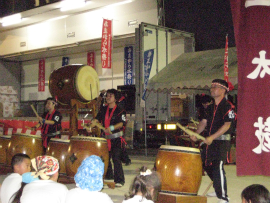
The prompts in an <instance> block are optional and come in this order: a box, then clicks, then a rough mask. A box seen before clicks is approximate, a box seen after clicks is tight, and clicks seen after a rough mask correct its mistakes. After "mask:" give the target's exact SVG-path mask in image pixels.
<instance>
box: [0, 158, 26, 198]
mask: <svg viewBox="0 0 270 203" xmlns="http://www.w3.org/2000/svg"><path fill="white" fill-rule="evenodd" d="M11 167H12V171H13V173H12V174H10V175H9V176H8V177H6V178H5V180H4V181H3V183H2V187H1V202H2V203H8V202H9V201H10V199H11V200H12V199H13V198H11V197H12V196H13V194H14V193H15V192H17V191H18V190H19V189H20V187H21V184H22V175H23V174H24V173H26V172H30V170H31V159H30V157H29V156H28V155H27V154H23V153H18V154H15V155H14V156H13V157H12V160H11Z"/></svg>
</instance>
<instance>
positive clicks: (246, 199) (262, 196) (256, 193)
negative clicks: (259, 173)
mask: <svg viewBox="0 0 270 203" xmlns="http://www.w3.org/2000/svg"><path fill="white" fill-rule="evenodd" d="M241 198H242V203H270V194H269V191H268V190H267V189H266V188H265V187H264V186H263V185H259V184H254V185H250V186H248V187H246V188H245V189H244V190H243V191H242V193H241Z"/></svg>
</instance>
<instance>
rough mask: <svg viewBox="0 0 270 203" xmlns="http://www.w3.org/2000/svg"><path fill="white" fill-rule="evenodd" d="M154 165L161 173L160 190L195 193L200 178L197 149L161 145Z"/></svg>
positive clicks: (199, 161)
mask: <svg viewBox="0 0 270 203" xmlns="http://www.w3.org/2000/svg"><path fill="white" fill-rule="evenodd" d="M155 165H156V169H157V172H159V173H160V175H161V184H162V185H161V192H164V193H170V194H179V195H191V196H192V195H197V193H198V190H199V187H200V185H201V180H202V161H201V156H200V151H199V149H197V148H189V147H179V146H169V145H162V146H161V147H160V148H159V151H158V154H157V158H156V163H155Z"/></svg>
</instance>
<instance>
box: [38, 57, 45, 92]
mask: <svg viewBox="0 0 270 203" xmlns="http://www.w3.org/2000/svg"><path fill="white" fill-rule="evenodd" d="M38 68H39V70H38V91H39V92H44V91H45V59H40V60H39V67H38Z"/></svg>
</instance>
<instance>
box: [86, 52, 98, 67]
mask: <svg viewBox="0 0 270 203" xmlns="http://www.w3.org/2000/svg"><path fill="white" fill-rule="evenodd" d="M95 59H96V54H95V52H94V51H89V52H88V53H87V65H88V66H91V67H92V68H94V69H96V61H95Z"/></svg>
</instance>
